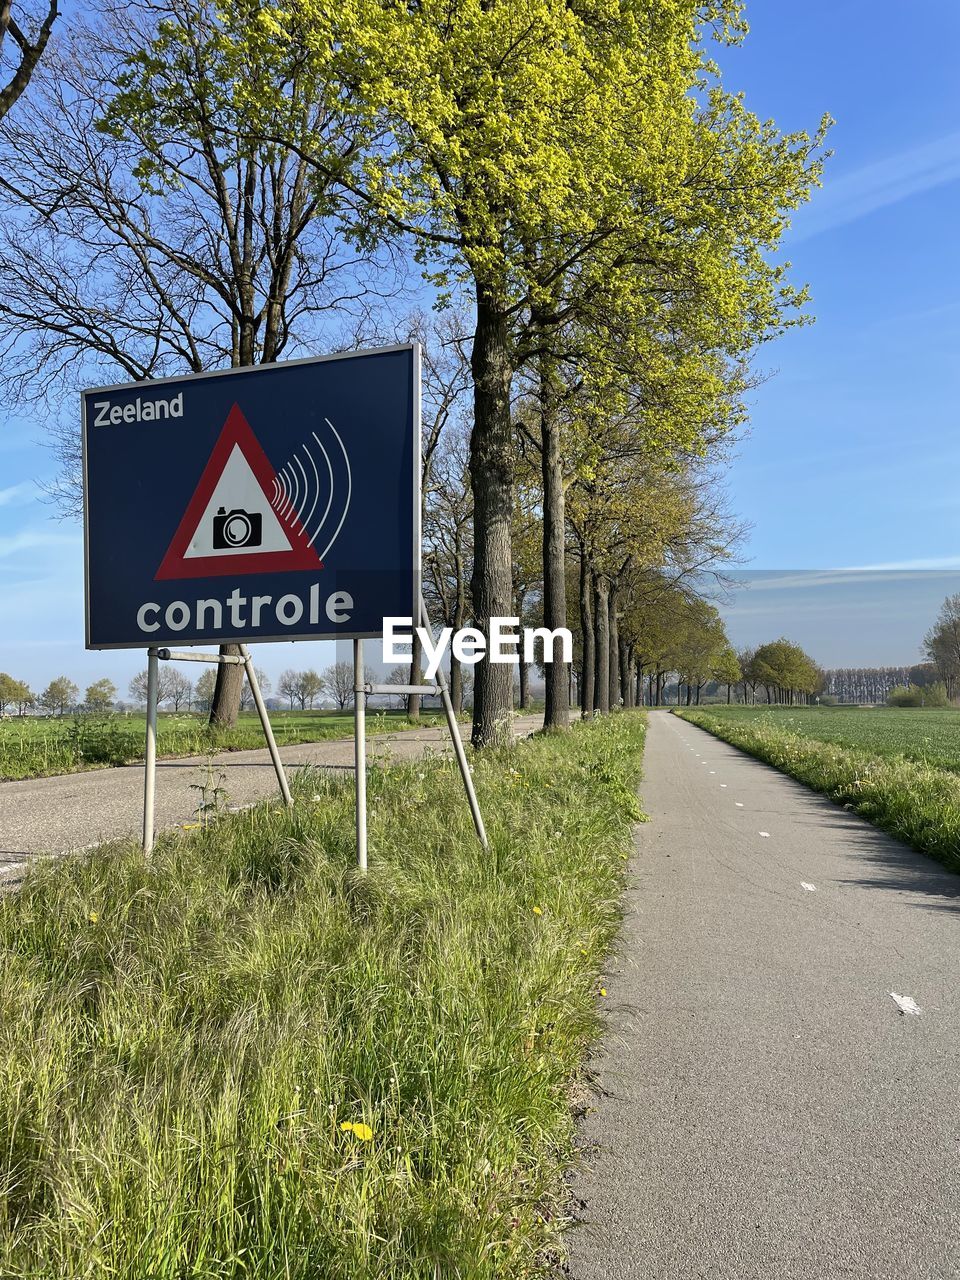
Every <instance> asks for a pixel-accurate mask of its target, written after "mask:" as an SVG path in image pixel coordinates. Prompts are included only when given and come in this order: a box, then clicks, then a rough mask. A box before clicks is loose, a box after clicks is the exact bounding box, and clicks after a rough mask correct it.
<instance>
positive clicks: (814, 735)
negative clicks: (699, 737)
mask: <svg viewBox="0 0 960 1280" xmlns="http://www.w3.org/2000/svg"><path fill="white" fill-rule="evenodd" d="M703 710H704V711H708V712H709V715H710V716H711V717H716V718H717V719H718V720H719V721H721V722H723V723H728V724H734V725H751V724H760V725H765V726H769V727H771V728H775V729H779V730H782V731H784V732H787V733H794V734H797V735H799V736H800V737H803V738H811V739H813V740H814V741H816V742H831V743H835V744H836V745H837V746H840V747H846V748H848V749H849V750H851V751H862V752H864V753H866V754H867V755H871V756H879V757H881V758H882V759H885V760H892V759H895V758H897V757H903V758H905V759H907V760H915V761H917V762H918V763H919V764H928V765H932V766H933V767H935V768H938V769H949V770H950V771H951V772H952V773H960V710H956V709H954V708H952V707H950V708H940V707H924V708H921V707H742V706H716V707H715V706H711V707H709V708H703Z"/></svg>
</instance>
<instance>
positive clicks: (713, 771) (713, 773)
mask: <svg viewBox="0 0 960 1280" xmlns="http://www.w3.org/2000/svg"><path fill="white" fill-rule="evenodd" d="M710 772H711V774H712V775H713V776H714V777H716V776H717V771H716V769H711V770H710Z"/></svg>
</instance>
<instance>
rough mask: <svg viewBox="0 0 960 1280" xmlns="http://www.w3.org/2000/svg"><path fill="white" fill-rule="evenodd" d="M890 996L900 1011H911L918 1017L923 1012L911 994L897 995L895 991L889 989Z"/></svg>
mask: <svg viewBox="0 0 960 1280" xmlns="http://www.w3.org/2000/svg"><path fill="white" fill-rule="evenodd" d="M890 998H891V1000H892V1001H893V1003H894V1004H895V1005H896V1006H897V1008H898V1009H899V1010H900V1012H901V1013H912V1014H915V1015H916V1016H917V1017H919V1016H920V1014H921V1013H922V1012H923V1010H922V1009H921V1008H920V1006H919V1005H918V1004H917V1002H916V1000H914V998H913V996H898V995H897V993H896V991H891V992H890Z"/></svg>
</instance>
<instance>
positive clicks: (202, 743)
mask: <svg viewBox="0 0 960 1280" xmlns="http://www.w3.org/2000/svg"><path fill="white" fill-rule="evenodd" d="M437 718H438V717H437V716H436V714H434V713H432V712H431V713H427V714H425V715H424V716H423V719H422V723H423V724H433V723H435V722H436V721H437ZM270 720H271V723H272V725H273V731H274V734H275V736H276V739H277V742H278V743H279V744H280V745H281V746H284V745H295V744H296V743H299V742H323V741H325V740H327V739H329V738H343V737H346V736H348V735H349V734H350V733H351V732H352V730H353V716H352V714H351V713H346V714H345V713H343V712H339V711H274V712H271V715H270ZM145 727H146V721H145V718H144V716H143V715H138V714H131V715H123V714H113V715H108V716H82V715H77V716H62V717H60V716H56V717H54V716H51V717H39V716H38V717H33V716H23V717H20V716H17V717H13V718H11V719H8V720H3V721H0V781H5V780H10V779H16V778H41V777H46V776H48V775H50V774H56V773H75V772H77V771H78V770H81V769H98V768H104V767H107V766H110V765H121V764H129V763H131V762H133V761H136V760H140V759H142V758H143V748H144V733H145ZM409 727H410V726H409V725H408V723H407V719H406V715H405V713H403V712H401V711H371V713H370V714H369V716H368V718H367V732H368V733H384V732H387V731H390V732H393V731H396V730H399V729H405V728H409ZM263 745H264V741H263V730H262V729H261V727H260V721H259V719H258V717H257V715H256V712H253V711H242V712H241V713H240V716H239V718H238V720H237V724H236V726H235V727H234V728H233V729H229V730H226V731H224V730H219V731H214V730H211V729H209V728H208V727H207V718H206V716H205V715H203V714H200V713H189V712H184V713H181V714H168V715H164V714H162V713H161V715H160V718H159V721H158V725H157V748H158V752H159V754H160V755H161V756H190V755H203V754H205V753H207V752H211V751H239V750H244V749H247V748H251V747H262V746H263Z"/></svg>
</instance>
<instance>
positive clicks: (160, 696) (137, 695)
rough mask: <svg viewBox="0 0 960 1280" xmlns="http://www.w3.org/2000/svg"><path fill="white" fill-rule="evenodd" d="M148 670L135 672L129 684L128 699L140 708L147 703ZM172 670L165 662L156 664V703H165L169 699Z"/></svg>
mask: <svg viewBox="0 0 960 1280" xmlns="http://www.w3.org/2000/svg"><path fill="white" fill-rule="evenodd" d="M148 671H149V668H145V669H144V670H143V671H139V672H137V674H136V675H135V676H134V677H133V679H132V680H131V681H130V684H129V690H130V697H131V698H132V699H133V701H134V702H135V703H136V704H137V705H138V706H140V707H143V706H146V703H147V677H148ZM174 674H175V673H174V669H173V668H172V667H169V666H167V664H166V663H165V662H159V663H157V703H158V705H159V704H160V703H161V702H166V701H167V699H168V698H169V697H170V686H171V680H172V678H173V675H174Z"/></svg>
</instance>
